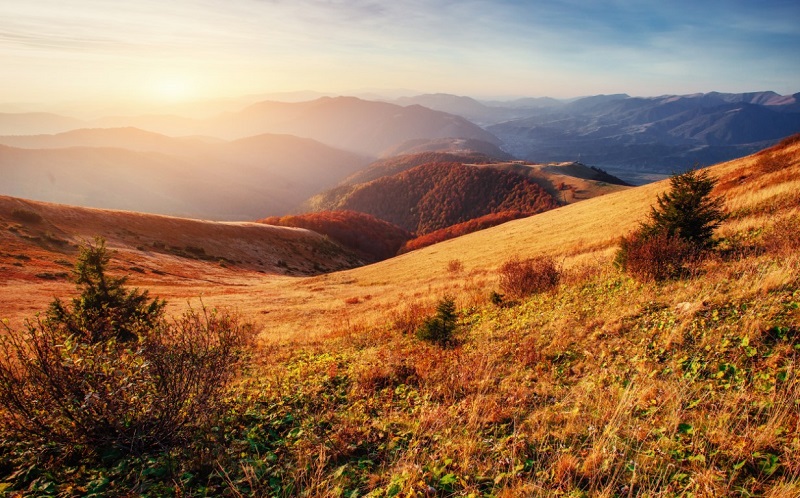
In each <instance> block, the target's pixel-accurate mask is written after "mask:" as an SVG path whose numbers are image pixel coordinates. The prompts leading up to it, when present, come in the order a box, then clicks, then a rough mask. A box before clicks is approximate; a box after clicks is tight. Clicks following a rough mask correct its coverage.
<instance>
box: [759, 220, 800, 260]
mask: <svg viewBox="0 0 800 498" xmlns="http://www.w3.org/2000/svg"><path fill="white" fill-rule="evenodd" d="M798 233H800V214H793V215H791V216H789V217H787V218H783V219H782V220H780V221H778V222H777V223H775V224H774V225H773V226H772V227H770V228H769V230H767V231H766V232H765V233H764V235H763V244H764V248H765V249H766V250H767V251H769V252H772V253H777V254H784V253H786V254H792V253H797V252H798V251H800V237H799V236H798Z"/></svg>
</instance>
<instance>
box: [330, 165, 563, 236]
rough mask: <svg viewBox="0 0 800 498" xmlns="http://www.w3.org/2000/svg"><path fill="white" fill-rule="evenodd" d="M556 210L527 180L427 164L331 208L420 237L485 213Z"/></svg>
mask: <svg viewBox="0 0 800 498" xmlns="http://www.w3.org/2000/svg"><path fill="white" fill-rule="evenodd" d="M557 205H558V203H557V202H556V201H555V200H554V199H553V197H552V196H550V195H549V194H547V192H545V191H544V190H543V189H542V188H541V187H539V185H537V184H536V183H534V182H532V181H530V180H529V179H527V178H525V177H521V176H519V175H516V174H514V173H508V172H503V171H499V170H494V169H490V168H477V167H472V166H465V165H464V164H462V163H455V162H451V163H426V164H423V165H421V166H417V167H415V168H412V169H410V170H407V171H404V172H402V173H398V174H396V175H393V176H388V177H382V178H379V179H377V180H373V181H371V182H368V183H364V184H360V185H357V186H355V188H354V189H353V190H352V191H350V192H349V193H347V194H346V195H345V196H343V197H341V198H340V199H338V202H337V204H336V205H335V206H333V209H334V210H350V211H358V212H362V213H367V214H371V215H372V216H375V217H376V218H379V219H382V220H385V221H388V222H390V223H393V224H395V225H397V226H399V227H401V228H404V229H405V230H408V231H410V232H414V233H416V234H417V235H422V234H425V233H428V232H431V231H434V230H438V229H441V228H445V227H448V226H450V225H455V224H457V223H462V222H465V221H468V220H471V219H473V218H478V217H480V216H484V215H487V214H492V213H498V212H501V211H523V212H526V213H528V214H533V213H537V212H541V211H545V210H547V209H552V208H554V207H556V206H557Z"/></svg>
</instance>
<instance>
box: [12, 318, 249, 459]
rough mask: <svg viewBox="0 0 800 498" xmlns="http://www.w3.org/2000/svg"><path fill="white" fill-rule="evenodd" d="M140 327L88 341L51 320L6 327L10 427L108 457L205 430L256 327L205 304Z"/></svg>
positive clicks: (30, 437) (29, 437)
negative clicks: (119, 336)
mask: <svg viewBox="0 0 800 498" xmlns="http://www.w3.org/2000/svg"><path fill="white" fill-rule="evenodd" d="M141 332H142V336H141V337H140V339H139V340H138V341H127V342H120V341H117V340H114V339H112V340H108V341H101V342H97V343H89V342H83V341H80V340H79V339H78V338H76V337H75V336H73V335H70V334H69V333H68V331H67V329H66V328H65V327H63V326H60V325H59V324H55V323H53V322H46V321H45V322H37V323H36V324H30V325H29V326H28V328H27V329H26V330H25V331H23V332H18V331H14V330H11V329H9V328H8V327H6V330H5V337H4V338H3V339H2V342H0V356H2V357H1V358H0V402H1V403H2V405H3V406H4V407H5V414H6V418H7V423H8V425H7V428H6V429H7V430H8V431H10V433H11V434H13V435H15V436H16V437H18V438H20V439H21V440H24V441H28V442H30V443H33V444H35V445H40V447H41V448H44V447H45V446H51V445H55V446H57V447H59V449H62V450H67V451H75V450H81V449H82V450H83V452H85V453H95V452H96V454H98V455H103V454H108V453H109V452H111V453H120V452H121V453H134V454H138V453H143V452H146V451H150V450H158V449H163V448H168V447H171V446H173V445H175V444H179V443H181V442H183V441H186V440H187V439H188V438H189V437H190V435H191V434H192V433H193V431H194V430H199V429H202V428H203V427H208V426H209V423H211V422H212V421H213V420H214V419H215V418H216V417H217V416H219V415H220V414H221V411H222V408H223V405H222V396H223V394H224V393H225V389H226V386H227V385H228V382H229V381H230V380H231V379H232V378H233V377H234V375H235V374H236V372H237V371H238V369H239V366H240V361H241V360H242V359H243V353H244V351H245V348H246V346H247V345H249V343H250V342H251V340H252V338H253V336H254V329H253V327H252V326H251V325H249V324H245V323H241V322H240V321H239V320H238V318H237V317H236V316H234V315H231V314H228V313H224V312H223V313H216V312H208V311H207V310H203V311H202V312H195V311H189V312H187V313H186V314H185V315H184V316H183V317H181V318H180V319H178V320H176V321H175V322H174V323H166V322H162V323H161V324H159V325H158V326H156V327H155V328H153V329H149V330H147V331H141Z"/></svg>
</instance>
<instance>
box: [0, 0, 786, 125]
mask: <svg viewBox="0 0 800 498" xmlns="http://www.w3.org/2000/svg"><path fill="white" fill-rule="evenodd" d="M0 15H2V16H3V18H4V19H5V20H6V26H5V27H4V28H3V29H2V30H0V40H2V41H3V43H2V44H1V45H0V56H2V57H3V59H4V61H5V62H4V65H5V67H6V75H5V77H4V78H3V81H2V82H0V95H2V96H3V97H2V102H0V104H1V105H2V106H3V109H13V107H14V106H15V105H16V106H18V107H20V108H21V109H25V108H31V109H32V108H35V109H37V110H42V109H47V108H58V109H68V108H70V107H75V108H76V109H77V110H81V109H83V108H84V107H85V108H86V109H83V110H84V111H85V112H103V111H101V109H107V111H106V112H127V111H126V109H127V110H135V109H142V111H141V112H151V111H153V110H158V109H165V108H170V107H175V106H182V105H183V106H188V105H189V104H192V103H197V102H206V103H208V102H209V101H233V102H235V101H237V100H242V99H245V98H246V97H248V96H250V97H253V96H258V95H269V94H281V93H284V94H302V93H318V94H333V95H357V96H358V95H367V94H381V93H384V92H385V93H388V94H389V95H387V97H390V98H391V97H397V96H400V95H418V94H432V93H448V94H454V95H465V96H471V97H473V98H476V99H479V100H511V99H514V98H519V97H545V96H546V97H552V98H558V99H571V98H576V97H579V96H588V95H598V94H615V93H626V94H629V95H631V96H660V95H688V94H695V93H708V92H711V91H718V92H722V93H743V92H752V91H774V92H776V93H778V94H781V95H789V94H793V93H795V92H796V91H797V87H796V82H797V81H800V63H798V61H797V58H796V56H795V53H796V49H797V48H798V47H800V28H798V26H797V25H796V23H795V22H794V20H795V19H797V18H800V4H797V3H796V2H786V1H770V2H761V3H759V5H748V4H747V2H720V1H714V2H704V3H703V5H697V2H681V5H678V6H677V7H676V5H675V4H674V3H673V4H670V5H668V6H663V5H661V4H659V3H656V2H646V3H644V4H642V3H640V2H637V3H634V2H625V1H623V2H618V1H617V2H602V3H598V4H593V5H591V6H585V5H581V4H579V3H577V2H572V1H560V2H553V1H536V2H523V3H520V2H514V1H510V0H508V1H506V0H504V1H500V2H487V1H476V2H470V3H453V2H440V1H437V2H422V1H405V2H400V3H395V4H392V5H382V4H380V3H378V2H372V1H367V0H364V1H359V2H333V3H331V2H320V1H317V0H305V1H303V2H287V1H283V0H278V1H272V2H261V1H256V0H240V1H237V2H235V3H223V2H218V1H213V0H177V1H176V2H171V3H170V4H169V5H164V4H161V3H156V2H153V1H144V2H136V3H133V2H122V3H119V2H117V3H114V4H108V3H105V2H99V1H97V0H81V1H79V2H72V3H71V4H70V5H69V7H68V8H66V7H64V6H63V5H62V4H60V3H59V2H55V1H53V0H38V1H36V2H33V3H31V2H26V3H22V2H7V3H5V4H4V5H2V6H0ZM698 47H701V48H702V49H700V50H698ZM345 68H346V70H343V69H345ZM91 109H95V110H96V111H90V110H91Z"/></svg>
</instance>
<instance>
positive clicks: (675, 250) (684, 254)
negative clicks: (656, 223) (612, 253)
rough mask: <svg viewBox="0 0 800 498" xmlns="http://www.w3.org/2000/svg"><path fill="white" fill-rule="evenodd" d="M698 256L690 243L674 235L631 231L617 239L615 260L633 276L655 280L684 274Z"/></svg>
mask: <svg viewBox="0 0 800 498" xmlns="http://www.w3.org/2000/svg"><path fill="white" fill-rule="evenodd" d="M699 256H700V252H699V249H698V248H697V247H696V246H695V245H694V244H692V243H690V242H688V241H686V240H684V239H682V238H680V237H678V236H675V235H673V236H670V235H667V234H666V233H659V234H655V235H645V234H643V233H641V232H634V233H632V234H630V235H628V236H626V237H623V238H622V239H621V241H620V248H619V252H618V253H617V257H616V260H615V264H616V265H617V266H618V267H619V268H621V269H622V270H624V271H626V272H628V273H629V274H630V275H632V276H633V277H634V278H636V279H637V280H641V281H657V282H658V281H663V280H668V279H671V278H678V277H681V276H684V275H686V274H688V273H689V271H690V269H691V267H692V265H693V264H694V263H695V262H696V261H697V260H698V259H699Z"/></svg>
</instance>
